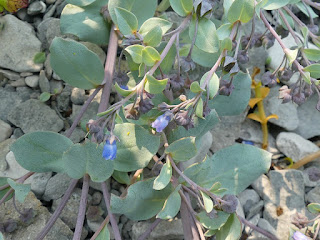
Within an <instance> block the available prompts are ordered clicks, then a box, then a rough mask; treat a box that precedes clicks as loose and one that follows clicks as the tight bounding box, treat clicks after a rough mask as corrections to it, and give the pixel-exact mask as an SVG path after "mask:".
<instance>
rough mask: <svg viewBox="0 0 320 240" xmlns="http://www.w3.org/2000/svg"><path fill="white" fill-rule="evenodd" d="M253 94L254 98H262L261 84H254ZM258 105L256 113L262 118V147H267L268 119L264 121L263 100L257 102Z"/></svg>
mask: <svg viewBox="0 0 320 240" xmlns="http://www.w3.org/2000/svg"><path fill="white" fill-rule="evenodd" d="M254 90H255V96H256V98H262V93H261V84H260V83H259V84H257V85H256V86H255V89H254ZM257 106H258V113H259V117H260V119H261V120H262V122H261V128H262V148H263V149H267V147H268V121H266V118H267V117H266V113H265V111H264V105H263V100H261V101H259V102H258V103H257Z"/></svg>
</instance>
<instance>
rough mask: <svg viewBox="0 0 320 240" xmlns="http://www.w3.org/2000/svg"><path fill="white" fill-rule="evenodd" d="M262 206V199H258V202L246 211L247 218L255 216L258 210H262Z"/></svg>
mask: <svg viewBox="0 0 320 240" xmlns="http://www.w3.org/2000/svg"><path fill="white" fill-rule="evenodd" d="M263 206H264V201H263V200H260V201H259V202H258V203H256V204H255V205H253V206H252V207H251V208H250V209H249V210H248V213H247V218H248V219H250V218H252V217H253V216H255V215H256V214H259V213H260V212H262V209H263Z"/></svg>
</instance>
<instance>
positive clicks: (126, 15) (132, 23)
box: [114, 7, 138, 36]
mask: <svg viewBox="0 0 320 240" xmlns="http://www.w3.org/2000/svg"><path fill="white" fill-rule="evenodd" d="M114 12H115V14H116V17H117V22H118V28H119V30H120V32H121V33H122V34H123V35H125V36H126V35H131V34H135V33H136V32H137V29H138V19H137V17H136V16H135V15H134V14H133V13H131V12H129V11H128V10H126V9H124V8H120V7H116V8H115V9H114Z"/></svg>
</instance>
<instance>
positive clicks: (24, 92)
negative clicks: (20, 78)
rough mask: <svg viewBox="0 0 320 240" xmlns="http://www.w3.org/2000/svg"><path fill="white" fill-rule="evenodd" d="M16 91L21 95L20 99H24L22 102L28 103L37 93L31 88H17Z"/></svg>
mask: <svg viewBox="0 0 320 240" xmlns="http://www.w3.org/2000/svg"><path fill="white" fill-rule="evenodd" d="M16 91H17V93H18V95H19V97H20V98H21V99H22V101H27V100H29V99H30V98H31V96H33V95H34V94H35V93H36V91H35V90H32V89H31V88H29V87H17V88H16Z"/></svg>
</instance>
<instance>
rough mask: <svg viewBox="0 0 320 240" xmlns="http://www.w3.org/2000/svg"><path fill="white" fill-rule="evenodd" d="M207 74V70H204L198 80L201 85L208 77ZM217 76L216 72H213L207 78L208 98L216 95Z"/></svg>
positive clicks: (218, 82) (217, 87) (217, 86)
mask: <svg viewBox="0 0 320 240" xmlns="http://www.w3.org/2000/svg"><path fill="white" fill-rule="evenodd" d="M208 74H209V72H206V73H205V74H204V75H203V76H202V78H201V80H200V84H201V86H202V85H204V83H205V82H206V81H207V78H208ZM219 84H220V81H219V77H218V75H217V74H216V73H213V75H212V77H211V78H210V79H209V99H212V98H214V96H216V94H217V92H218V90H219Z"/></svg>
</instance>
